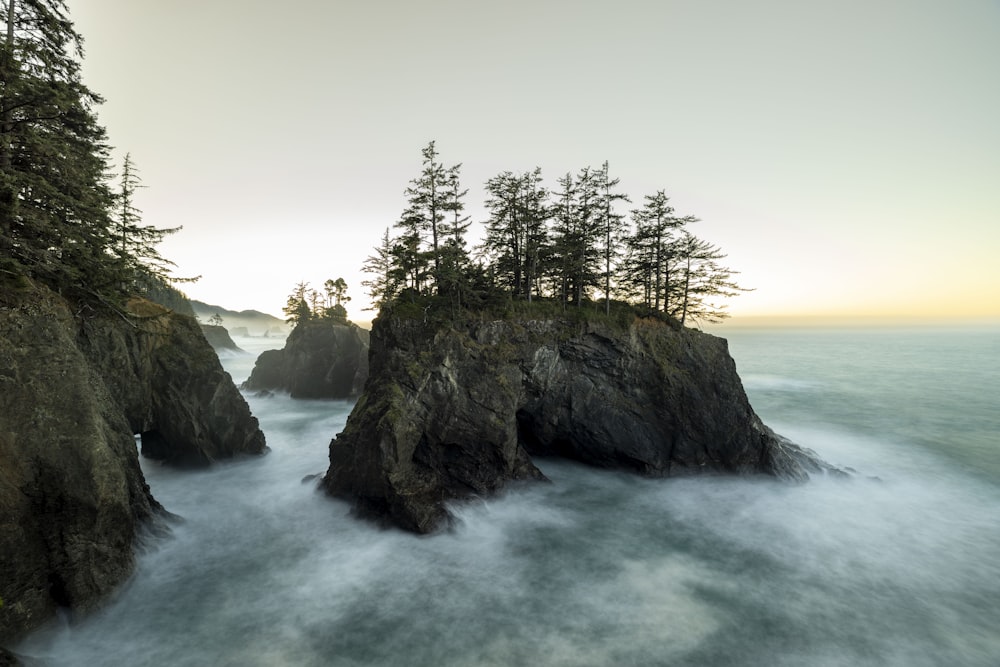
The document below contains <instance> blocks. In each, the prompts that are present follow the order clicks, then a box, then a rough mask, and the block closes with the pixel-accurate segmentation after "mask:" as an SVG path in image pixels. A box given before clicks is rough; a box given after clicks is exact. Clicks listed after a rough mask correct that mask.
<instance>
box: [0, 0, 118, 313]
mask: <svg viewBox="0 0 1000 667" xmlns="http://www.w3.org/2000/svg"><path fill="white" fill-rule="evenodd" d="M4 5H5V7H4V9H5V10H6V11H5V12H4V26H3V27H4V30H3V46H2V49H0V125H2V135H3V136H2V139H0V269H2V270H3V271H4V272H6V273H8V274H10V273H13V274H23V275H27V276H29V277H32V278H37V279H40V280H42V281H44V282H47V283H49V284H50V285H53V286H54V287H57V288H58V289H61V290H66V291H71V292H74V293H94V294H98V293H103V294H107V293H110V292H113V291H114V290H115V289H116V288H117V286H118V285H119V284H120V278H121V275H122V267H121V265H120V264H119V263H116V262H114V261H112V260H111V259H110V258H109V256H108V253H107V251H108V250H109V249H110V248H111V247H112V243H113V238H112V232H111V221H110V216H109V211H110V209H111V205H112V194H111V192H110V190H109V188H108V186H107V184H106V182H105V179H104V175H105V173H106V172H107V164H108V160H107V158H108V147H107V144H106V137H105V133H104V129H103V128H102V127H100V125H98V123H97V120H96V116H95V114H94V111H93V108H94V106H95V105H97V104H98V103H100V102H101V98H100V97H99V96H98V95H96V94H95V93H93V92H92V91H91V90H90V89H89V88H87V87H86V86H85V85H84V84H83V83H82V82H81V80H80V68H79V63H78V60H77V59H78V58H81V57H82V55H83V50H82V39H81V37H80V35H79V34H78V33H77V32H76V31H75V30H74V28H73V25H72V23H71V22H70V21H69V19H68V17H67V14H66V7H65V3H64V2H62V1H61V0H6V1H5V2H4Z"/></svg>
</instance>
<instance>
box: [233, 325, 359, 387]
mask: <svg viewBox="0 0 1000 667" xmlns="http://www.w3.org/2000/svg"><path fill="white" fill-rule="evenodd" d="M368 343H369V335H368V332H367V331H365V330H364V329H362V328H360V327H358V326H355V325H353V324H334V323H331V322H328V321H318V322H306V323H304V324H299V325H298V326H296V327H295V329H293V330H292V333H291V334H290V335H289V336H288V340H287V341H286V342H285V347H284V348H282V349H280V350H267V351H265V352H263V353H261V355H260V356H259V357H257V363H256V364H254V369H253V372H252V373H251V374H250V377H249V378H248V379H247V381H246V382H244V383H243V388H244V389H248V390H266V391H275V390H277V391H287V392H289V393H290V394H291V396H292V398H347V397H349V396H357V395H358V394H359V393H361V389H362V387H364V384H365V380H367V379H368Z"/></svg>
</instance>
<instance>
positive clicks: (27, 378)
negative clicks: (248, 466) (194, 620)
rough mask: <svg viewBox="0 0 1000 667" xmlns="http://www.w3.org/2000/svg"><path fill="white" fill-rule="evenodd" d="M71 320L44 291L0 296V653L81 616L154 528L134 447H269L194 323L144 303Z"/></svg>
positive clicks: (201, 454)
mask: <svg viewBox="0 0 1000 667" xmlns="http://www.w3.org/2000/svg"><path fill="white" fill-rule="evenodd" d="M130 310H131V317H130V318H129V321H126V320H125V318H120V317H117V316H101V317H91V318H89V319H83V320H80V319H77V318H76V317H75V316H74V315H73V313H71V311H70V309H69V308H68V304H67V303H66V302H65V301H63V300H62V299H61V298H59V297H57V296H56V295H54V294H52V293H51V292H49V291H48V290H45V289H42V288H34V287H30V288H26V289H23V290H18V291H10V292H4V293H2V294H0V572H2V573H3V574H2V576H0V599H2V600H3V604H2V606H0V642H2V641H8V640H11V639H13V638H16V637H18V636H20V635H21V634H23V633H24V632H26V631H28V630H30V629H32V628H34V627H37V626H38V625H39V624H41V623H43V622H44V621H46V620H47V619H48V618H50V617H51V616H52V614H54V613H55V610H56V609H57V608H58V607H67V608H69V609H71V610H73V611H74V612H83V611H87V610H90V609H92V608H94V607H95V606H97V605H98V604H99V603H100V600H101V599H102V598H104V597H105V596H106V595H107V594H108V593H110V592H111V591H112V590H113V589H114V588H115V587H116V586H117V585H119V584H120V583H121V582H122V581H124V580H125V579H126V578H127V577H128V576H129V575H130V573H131V571H132V567H133V558H134V556H133V554H134V548H135V545H136V540H137V535H138V534H139V533H140V532H141V531H142V530H143V529H144V527H149V526H150V525H151V522H155V521H156V520H157V517H158V516H162V508H161V507H160V506H159V504H158V503H157V502H156V500H155V499H154V498H153V497H152V495H151V494H150V491H149V487H148V486H147V485H146V482H145V480H144V478H143V475H142V470H141V469H140V467H139V459H138V452H137V451H136V444H135V439H134V434H135V433H142V432H146V433H150V432H156V433H157V434H158V438H159V442H160V451H159V453H160V454H161V455H162V458H164V459H165V460H168V461H174V462H179V463H205V462H208V461H211V460H214V459H218V458H223V457H225V456H231V455H234V454H237V453H247V454H251V453H260V452H262V451H264V450H265V449H266V448H265V444H264V437H263V434H262V433H261V432H260V430H259V429H258V428H257V422H256V419H254V418H253V417H252V416H251V415H250V413H249V409H248V408H247V406H246V403H245V401H243V399H242V396H241V395H240V394H239V392H238V391H237V390H236V388H235V387H234V386H233V384H232V380H231V379H230V378H229V376H228V375H227V374H226V373H225V372H223V371H222V369H221V366H220V365H219V362H218V358H217V357H216V356H215V353H214V352H213V351H212V349H211V348H210V347H209V346H208V344H207V343H206V342H205V339H204V337H203V336H202V335H201V332H200V330H199V329H198V325H197V324H196V323H195V321H194V320H193V319H192V318H189V317H185V316H180V315H173V314H171V313H169V312H168V311H167V310H166V309H164V308H162V307H160V306H156V305H154V304H151V303H149V302H135V303H133V304H131V305H130Z"/></svg>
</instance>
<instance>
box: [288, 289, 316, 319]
mask: <svg viewBox="0 0 1000 667" xmlns="http://www.w3.org/2000/svg"><path fill="white" fill-rule="evenodd" d="M314 293H315V290H313V289H311V288H310V287H309V283H307V282H305V281H302V282H299V283H297V284H296V285H295V287H294V288H293V289H292V293H291V294H289V295H288V300H287V301H286V302H285V307H284V308H282V309H281V310H282V312H284V313H285V321H286V322H288V323H289V324H292V325H296V326H297V325H299V324H302V323H303V322H308V321H309V320H310V319H312V309H311V308H310V307H309V301H310V299H311V297H312V295H313V294H314Z"/></svg>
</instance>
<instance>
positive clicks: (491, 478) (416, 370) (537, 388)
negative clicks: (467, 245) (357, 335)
mask: <svg viewBox="0 0 1000 667" xmlns="http://www.w3.org/2000/svg"><path fill="white" fill-rule="evenodd" d="M370 362H371V375H370V377H369V380H368V384H367V385H366V387H365V391H364V393H363V394H362V396H361V397H360V399H359V400H358V403H357V405H356V406H355V408H354V411H353V412H352V413H351V415H350V418H349V419H348V421H347V424H346V426H345V428H344V431H343V432H342V433H340V434H339V435H338V436H337V437H336V438H335V439H334V440H333V441H332V442H331V444H330V468H329V470H328V472H327V474H326V476H325V478H324V480H323V485H324V487H325V489H326V490H327V492H328V493H330V494H332V495H334V496H338V497H344V498H348V499H350V500H351V501H352V502H353V503H354V508H355V511H357V512H358V513H359V514H361V515H364V516H368V517H373V518H377V519H379V520H383V521H388V522H390V523H393V524H395V525H398V526H400V527H402V528H405V529H407V530H411V531H415V532H420V533H426V532H430V531H433V530H435V529H436V528H438V527H440V526H441V525H442V523H443V522H445V521H446V520H447V519H448V512H447V509H446V503H447V502H448V501H451V500H455V499H462V498H467V497H470V496H473V495H480V494H487V495H488V494H493V493H496V492H497V491H499V490H500V489H502V488H503V487H504V486H505V485H506V484H507V483H508V482H510V481H511V480H519V479H542V478H543V475H542V473H541V472H540V471H539V470H538V468H536V467H535V465H534V463H533V462H532V456H560V457H567V458H570V459H574V460H577V461H581V462H584V463H587V464H590V465H594V466H600V467H606V468H622V469H628V470H632V471H635V472H637V473H640V474H643V475H648V476H655V477H668V476H675V475H691V474H701V473H728V474H752V473H759V474H766V475H775V476H781V477H788V478H793V479H804V478H806V477H808V473H809V472H810V471H819V470H821V469H823V468H824V467H825V466H824V464H822V463H820V462H819V461H817V460H816V459H815V458H814V457H813V456H812V455H811V454H810V453H808V452H806V451H804V450H801V449H799V448H798V447H796V446H795V445H793V444H792V443H790V442H789V441H787V440H785V439H784V438H781V437H780V436H777V435H776V434H774V433H773V432H772V431H771V430H770V429H768V428H767V427H766V426H764V425H763V424H762V423H761V421H760V419H759V418H758V417H757V415H756V414H755V413H754V412H753V410H752V408H751V407H750V404H749V402H748V401H747V397H746V394H745V392H744V390H743V386H742V383H741V382H740V379H739V376H738V375H737V373H736V367H735V363H734V362H733V360H732V358H731V357H730V356H729V353H728V346H727V344H726V341H725V340H723V339H720V338H716V337H713V336H710V335H707V334H704V333H701V332H698V331H694V330H690V329H679V328H675V327H672V326H670V325H668V324H666V323H663V322H660V321H658V320H647V319H636V320H635V321H634V322H632V323H631V324H629V325H627V326H626V325H617V324H613V323H610V322H577V321H571V320H546V321H532V320H503V321H492V322H468V323H465V324H461V325H450V326H439V327H436V326H434V325H428V324H425V323H423V322H421V321H418V320H408V319H400V318H392V317H388V318H383V317H379V318H378V319H377V320H376V322H375V326H374V328H373V330H372V349H371V357H370Z"/></svg>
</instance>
